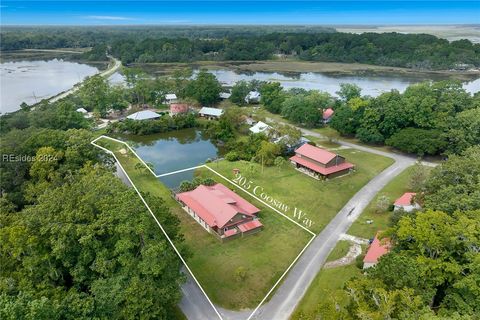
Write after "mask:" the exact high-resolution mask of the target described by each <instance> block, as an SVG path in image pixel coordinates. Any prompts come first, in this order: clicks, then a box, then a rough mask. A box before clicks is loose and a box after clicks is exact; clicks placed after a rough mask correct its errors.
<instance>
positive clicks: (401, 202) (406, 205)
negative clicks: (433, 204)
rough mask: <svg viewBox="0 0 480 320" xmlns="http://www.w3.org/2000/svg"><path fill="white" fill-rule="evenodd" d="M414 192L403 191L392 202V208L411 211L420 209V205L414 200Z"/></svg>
mask: <svg viewBox="0 0 480 320" xmlns="http://www.w3.org/2000/svg"><path fill="white" fill-rule="evenodd" d="M416 195H417V194H416V193H415V192H405V193H404V194H403V195H402V196H401V197H400V198H398V199H397V200H395V202H394V204H393V210H394V211H397V210H404V211H406V212H412V211H413V210H420V209H421V208H422V207H421V206H420V205H419V204H418V203H416V202H415V196H416Z"/></svg>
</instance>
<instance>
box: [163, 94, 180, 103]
mask: <svg viewBox="0 0 480 320" xmlns="http://www.w3.org/2000/svg"><path fill="white" fill-rule="evenodd" d="M177 99H178V98H177V95H176V94H175V93H167V94H166V95H165V102H166V103H167V104H171V103H175V102H177Z"/></svg>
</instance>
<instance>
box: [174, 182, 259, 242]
mask: <svg viewBox="0 0 480 320" xmlns="http://www.w3.org/2000/svg"><path fill="white" fill-rule="evenodd" d="M175 198H176V199H177V201H179V202H180V204H181V205H182V207H183V209H184V210H185V211H186V212H187V213H188V214H189V215H190V216H192V218H194V219H195V220H196V221H197V222H198V223H199V224H200V225H201V226H202V227H203V228H204V229H205V230H206V231H208V232H209V233H211V234H213V235H215V236H216V237H217V238H219V239H220V240H222V241H223V240H225V239H227V238H233V237H237V236H243V235H246V234H251V233H256V232H258V231H260V230H261V229H262V227H263V225H262V223H261V222H260V221H259V220H258V217H257V215H258V213H259V212H260V209H258V208H257V207H255V206H254V205H252V204H251V203H249V202H248V201H247V200H245V199H243V198H242V197H240V196H239V195H237V194H236V193H235V192H233V191H232V190H230V189H229V188H227V187H226V186H224V185H223V184H220V183H217V184H215V185H213V186H205V185H200V186H198V187H197V188H196V189H194V190H192V191H187V192H182V193H177V194H176V195H175Z"/></svg>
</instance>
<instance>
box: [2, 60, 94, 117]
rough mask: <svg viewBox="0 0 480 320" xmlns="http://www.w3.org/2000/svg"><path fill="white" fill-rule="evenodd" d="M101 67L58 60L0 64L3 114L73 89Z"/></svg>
mask: <svg viewBox="0 0 480 320" xmlns="http://www.w3.org/2000/svg"><path fill="white" fill-rule="evenodd" d="M97 72H98V68H96V67H93V66H90V65H87V64H83V63H77V62H69V61H64V60H61V59H60V60H59V59H51V60H47V61H44V60H35V61H9V62H3V63H1V64H0V80H1V81H0V82H1V87H0V89H1V90H0V91H1V104H0V105H1V110H0V111H1V113H2V114H3V113H7V112H13V111H16V110H18V109H20V104H21V103H22V102H26V103H27V104H33V103H36V102H39V101H40V100H42V99H45V98H49V97H52V96H55V95H57V94H58V93H60V92H63V91H65V90H68V89H70V88H71V87H73V85H75V84H76V83H78V82H81V81H82V80H83V79H84V78H85V77H87V76H92V75H94V74H96V73H97Z"/></svg>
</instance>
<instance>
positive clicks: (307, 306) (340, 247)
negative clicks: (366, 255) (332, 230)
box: [290, 241, 362, 320]
mask: <svg viewBox="0 0 480 320" xmlns="http://www.w3.org/2000/svg"><path fill="white" fill-rule="evenodd" d="M345 242H346V241H340V242H339V243H337V246H336V247H335V248H334V249H333V251H332V253H330V256H329V257H328V259H327V260H328V261H332V260H336V259H334V258H335V257H336V256H337V255H338V254H340V253H341V252H342V251H344V247H345ZM347 243H348V242H347ZM348 244H349V243H348ZM361 274H362V271H361V270H360V269H359V268H357V267H356V266H355V264H351V265H348V266H342V267H337V268H332V269H322V270H321V271H320V272H319V273H318V274H317V276H316V277H315V279H314V280H313V282H312V284H311V285H310V287H309V288H308V290H307V292H306V293H305V296H304V297H303V299H302V301H300V303H299V304H298V306H297V308H296V309H295V312H294V313H293V314H292V316H291V317H290V319H292V320H303V319H317V318H318V313H319V312H318V309H319V305H320V304H321V303H322V302H325V301H326V298H333V299H335V300H336V301H337V302H338V303H342V301H345V299H344V293H343V290H342V288H343V286H344V285H345V283H346V282H347V281H348V280H350V279H351V278H353V277H355V276H361Z"/></svg>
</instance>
